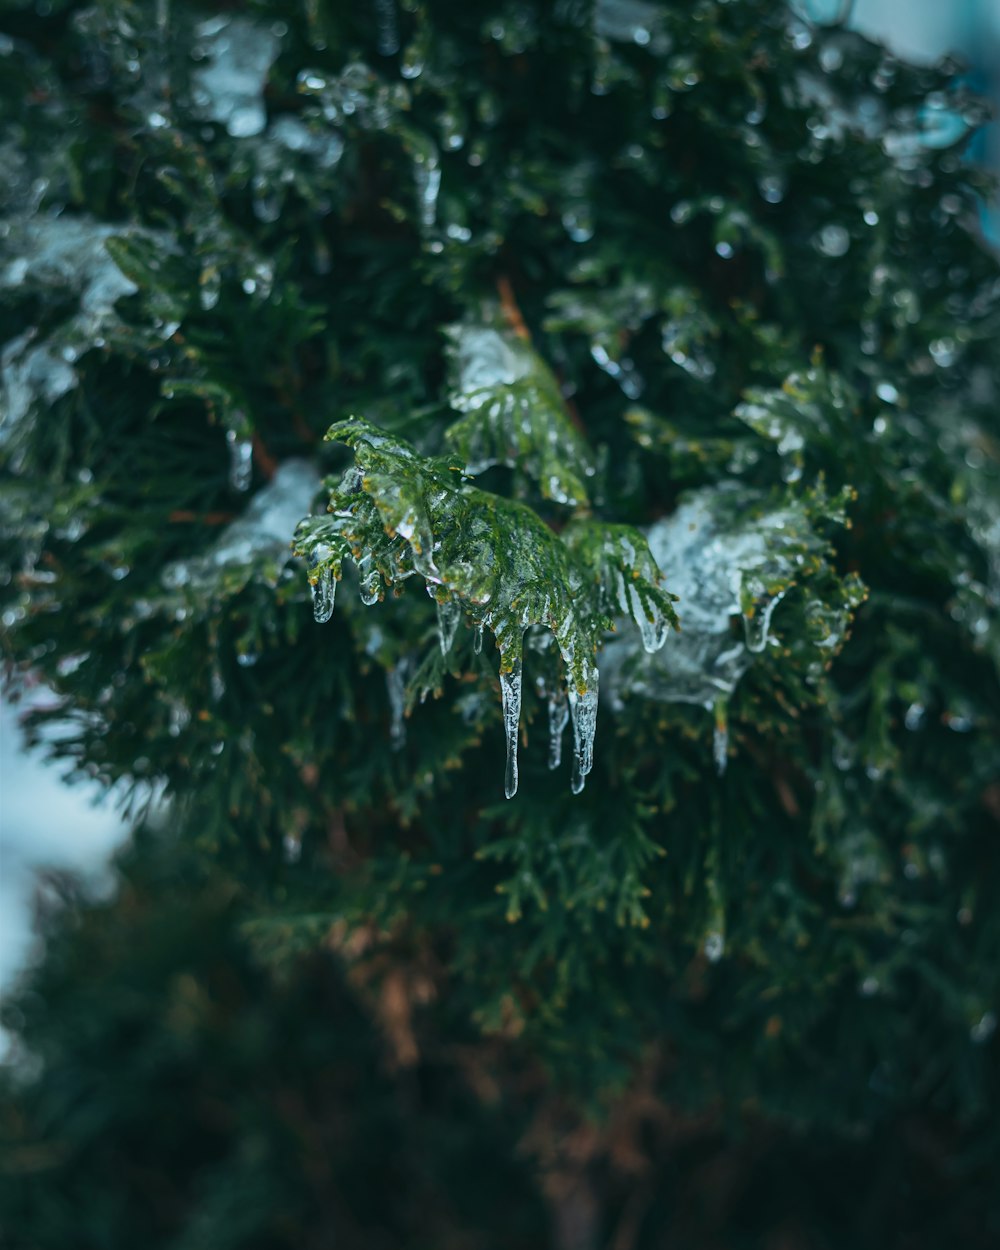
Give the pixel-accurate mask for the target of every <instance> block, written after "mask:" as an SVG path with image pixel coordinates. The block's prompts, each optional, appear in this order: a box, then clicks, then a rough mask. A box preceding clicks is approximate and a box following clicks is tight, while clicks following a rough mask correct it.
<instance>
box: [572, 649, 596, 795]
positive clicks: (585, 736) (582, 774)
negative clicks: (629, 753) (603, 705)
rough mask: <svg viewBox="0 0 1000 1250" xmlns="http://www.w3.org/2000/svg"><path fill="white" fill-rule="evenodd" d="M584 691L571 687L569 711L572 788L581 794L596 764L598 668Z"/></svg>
mask: <svg viewBox="0 0 1000 1250" xmlns="http://www.w3.org/2000/svg"><path fill="white" fill-rule="evenodd" d="M589 677H590V680H588V682H587V684H586V685H585V687H584V689H583V691H582V693H581V692H580V691H579V690H577V689H576V688H575V687H573V686H572V685H571V686H570V689H569V712H570V717H571V718H572V721H573V773H572V778H571V781H570V788H571V789H572V791H573V793H574V794H579V793H580V791H581V790H582V789H583V786H584V779H585V778H586V776H587V774H588V773H589V772H590V770H591V768H593V766H594V734H595V733H596V731H597V669H596V667H595V668H594V669H593V670H592V672H591V673H590V675H589Z"/></svg>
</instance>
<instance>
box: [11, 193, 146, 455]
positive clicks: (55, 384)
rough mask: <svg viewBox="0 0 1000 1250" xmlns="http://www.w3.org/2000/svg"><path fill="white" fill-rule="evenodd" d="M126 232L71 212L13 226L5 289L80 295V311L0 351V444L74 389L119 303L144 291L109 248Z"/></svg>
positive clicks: (26, 334)
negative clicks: (84, 358)
mask: <svg viewBox="0 0 1000 1250" xmlns="http://www.w3.org/2000/svg"><path fill="white" fill-rule="evenodd" d="M124 233H128V231H125V230H123V229H122V228H121V227H118V226H111V225H105V224H103V223H100V222H97V221H94V220H93V219H92V218H90V217H85V216H80V217H72V216H68V215H65V214H64V215H61V216H42V217H35V218H31V219H26V220H25V219H22V220H16V219H15V220H14V221H12V222H11V223H10V229H9V231H8V233H7V234H6V235H5V236H4V237H3V239H2V241H0V290H10V289H13V288H15V287H23V288H24V289H25V291H28V292H30V291H33V290H38V289H42V290H52V291H54V292H56V293H57V294H58V295H59V297H60V298H61V299H66V298H67V297H72V296H75V297H76V299H77V306H76V309H75V311H73V312H72V313H71V315H69V316H68V317H67V318H66V319H65V320H64V321H63V322H61V323H60V324H59V325H58V326H56V327H55V328H54V329H53V330H52V331H51V332H50V333H49V334H48V336H47V337H45V338H44V339H39V335H38V333H37V331H36V330H34V329H32V328H29V329H27V330H25V331H23V332H22V333H21V334H19V335H17V336H16V337H15V338H12V339H10V340H8V341H7V342H6V343H5V344H4V346H3V348H2V350H0V442H2V441H4V440H5V439H6V438H8V437H9V436H10V434H11V432H12V431H13V430H14V429H15V428H16V427H17V425H18V423H19V422H20V421H21V420H22V419H23V418H24V417H25V416H26V415H27V413H28V412H29V411H30V409H31V408H32V406H33V405H34V404H35V403H37V402H41V403H43V404H50V403H53V402H54V401H55V400H56V399H58V398H59V397H60V396H61V395H64V394H66V393H67V392H68V391H70V390H72V389H73V388H74V387H75V386H76V383H77V373H76V369H75V367H74V365H75V362H76V360H77V359H78V358H79V356H81V355H82V354H83V353H84V352H85V351H88V350H90V349H91V348H92V347H93V346H94V345H95V343H96V342H98V341H99V340H100V339H102V338H104V337H106V336H107V335H108V334H109V332H110V330H111V328H112V327H113V326H114V325H115V324H117V315H116V312H115V305H116V303H117V301H118V300H119V299H121V298H122V297H123V296H125V295H132V294H134V293H135V292H136V290H138V288H137V287H136V285H135V283H134V282H132V280H131V279H130V278H127V277H126V276H125V275H124V274H123V273H122V271H121V270H120V269H119V268H118V266H117V265H116V264H115V262H114V260H113V259H112V257H111V254H110V253H109V252H108V250H107V248H106V247H105V242H106V240H107V239H109V238H111V237H112V236H116V235H120V234H124ZM132 233H143V234H147V235H148V234H149V232H148V231H142V232H139V231H132ZM7 258H11V259H7Z"/></svg>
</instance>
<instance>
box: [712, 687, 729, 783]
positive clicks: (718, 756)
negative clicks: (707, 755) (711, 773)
mask: <svg viewBox="0 0 1000 1250" xmlns="http://www.w3.org/2000/svg"><path fill="white" fill-rule="evenodd" d="M712 755H713V758H714V759H715V771H716V772H717V773H718V774H719V776H720V777H721V776H722V775H723V773H724V772H725V771H726V764H727V762H728V757H729V722H728V719H727V715H726V705H725V703H722V702H720V703H717V704H716V705H715V730H714V733H713V736H712Z"/></svg>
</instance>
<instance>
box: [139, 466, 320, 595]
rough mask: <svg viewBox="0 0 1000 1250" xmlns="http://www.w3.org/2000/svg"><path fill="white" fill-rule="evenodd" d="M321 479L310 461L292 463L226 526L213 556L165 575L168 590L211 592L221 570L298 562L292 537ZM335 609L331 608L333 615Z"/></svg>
mask: <svg viewBox="0 0 1000 1250" xmlns="http://www.w3.org/2000/svg"><path fill="white" fill-rule="evenodd" d="M319 484H320V476H319V473H318V472H317V471H316V469H315V468H314V467H313V466H312V465H311V464H310V463H309V462H308V461H306V460H286V461H284V462H283V463H282V464H280V465H279V466H278V469H277V472H276V473H275V475H274V477H273V478H272V479H271V481H270V482H269V483H268V484H267V485H266V486H264V487H262V488H261V489H260V490H259V491H257V493H256V494H255V495H254V496H253V498H252V499H251V500H250V502H249V504H248V505H247V508H246V510H245V511H244V513H243V515H242V516H239V517H237V518H236V520H235V521H233V522H232V523H231V524H230V525H228V526H226V528H225V530H223V532H222V534H221V535H220V537H219V540H218V542H217V543H216V544H215V546H214V547H213V548H211V549H210V550H209V552H208V554H207V555H204V556H199V557H197V558H195V559H193V560H178V561H175V562H174V563H173V564H170V565H168V566H167V568H166V569H164V571H163V579H162V580H163V583H164V585H165V586H166V587H167V588H168V589H172V590H175V589H178V588H179V587H182V586H191V587H193V588H196V589H201V588H205V589H210V588H211V587H213V586H214V585H215V583H216V581H217V579H218V575H219V572H220V570H221V569H225V568H229V567H231V566H234V565H247V566H250V565H251V564H253V563H254V562H255V561H258V560H259V561H267V562H269V563H271V564H273V565H276V566H277V569H278V570H279V571H280V569H281V568H283V567H284V566H285V564H287V563H288V561H289V560H291V558H292V553H291V549H290V547H289V543H288V540H289V536H290V535H291V534H292V533H293V532H294V530H295V525H296V523H297V522H298V520H299V518H300V517H301V516H302V514H303V512H305V511H308V509H309V507H310V505H311V504H312V501H313V498H314V497H315V495H316V492H317V490H318V489H319ZM332 610H333V608H332V603H331V611H332Z"/></svg>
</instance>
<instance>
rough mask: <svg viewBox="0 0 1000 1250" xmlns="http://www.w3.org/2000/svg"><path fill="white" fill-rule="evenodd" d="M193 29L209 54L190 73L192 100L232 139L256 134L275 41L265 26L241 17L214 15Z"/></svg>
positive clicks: (261, 124) (261, 120) (263, 114)
mask: <svg viewBox="0 0 1000 1250" xmlns="http://www.w3.org/2000/svg"><path fill="white" fill-rule="evenodd" d="M195 33H196V35H197V37H198V40H199V42H200V44H201V46H202V47H203V48H204V49H205V51H206V52H207V53H208V58H207V60H206V62H205V64H203V65H198V66H197V67H196V68H195V69H194V70H193V71H192V80H193V85H194V90H195V102H196V104H198V105H199V106H200V107H201V109H202V110H203V112H204V115H205V116H206V117H207V118H208V119H209V120H210V121H214V122H219V123H220V124H221V125H223V126H225V128H226V130H227V131H228V133H229V134H231V135H232V136H233V137H234V138H237V139H244V138H249V137H250V136H252V135H259V134H260V132H261V131H262V130H263V129H264V126H265V125H266V123H267V111H266V109H265V107H264V86H265V83H266V82H267V75H268V72H269V71H270V68H271V66H272V65H273V64H274V61H275V59H276V57H277V55H278V49H279V47H280V39H279V38H278V36H277V35H276V34H275V33H274V30H273V28H272V27H270V26H265V25H263V24H262V23H259V22H255V21H253V20H252V19H251V18H248V17H242V16H239V15H237V16H234V17H229V16H218V17H213V18H209V19H208V20H207V21H204V22H201V23H199V25H198V26H197V27H196V28H195Z"/></svg>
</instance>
